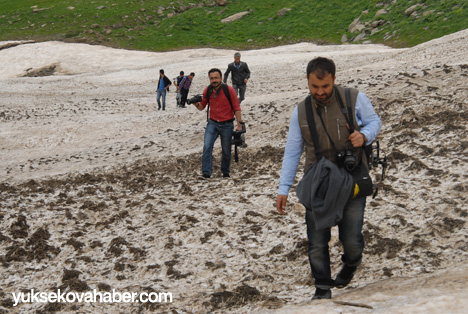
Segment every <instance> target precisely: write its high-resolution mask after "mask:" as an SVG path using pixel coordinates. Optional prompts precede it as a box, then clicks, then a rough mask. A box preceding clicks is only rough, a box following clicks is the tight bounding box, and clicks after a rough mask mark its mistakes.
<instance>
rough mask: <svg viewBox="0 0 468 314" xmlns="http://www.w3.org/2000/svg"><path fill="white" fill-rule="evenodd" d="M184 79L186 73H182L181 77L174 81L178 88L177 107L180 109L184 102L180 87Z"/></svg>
mask: <svg viewBox="0 0 468 314" xmlns="http://www.w3.org/2000/svg"><path fill="white" fill-rule="evenodd" d="M183 78H184V71H180V75H179V76H178V77H176V78H175V79H174V80H173V81H174V85H175V86H176V88H177V96H176V101H177V107H180V104H181V102H182V93H181V92H180V88H179V85H180V82H181V81H182V79H183Z"/></svg>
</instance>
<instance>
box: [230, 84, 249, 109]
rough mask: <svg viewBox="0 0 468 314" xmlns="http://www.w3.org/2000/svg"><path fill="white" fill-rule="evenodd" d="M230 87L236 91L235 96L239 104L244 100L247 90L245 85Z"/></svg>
mask: <svg viewBox="0 0 468 314" xmlns="http://www.w3.org/2000/svg"><path fill="white" fill-rule="evenodd" d="M232 87H233V88H234V90H235V91H236V94H237V96H238V97H239V104H240V103H241V102H242V101H243V100H244V99H245V91H246V90H247V85H246V84H245V83H244V84H239V85H238V84H232Z"/></svg>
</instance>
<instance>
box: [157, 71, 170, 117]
mask: <svg viewBox="0 0 468 314" xmlns="http://www.w3.org/2000/svg"><path fill="white" fill-rule="evenodd" d="M171 84H172V83H171V80H169V79H168V78H167V76H165V75H164V70H163V69H161V70H159V80H158V90H157V94H156V100H157V101H158V110H161V97H162V110H166V93H167V92H168V91H169V86H171Z"/></svg>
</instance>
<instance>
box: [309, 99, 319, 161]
mask: <svg viewBox="0 0 468 314" xmlns="http://www.w3.org/2000/svg"><path fill="white" fill-rule="evenodd" d="M311 98H312V96H311V95H309V96H307V97H306V99H305V107H306V115H307V124H308V125H309V132H310V136H312V142H314V150H315V156H316V157H317V160H320V159H321V158H322V156H323V154H322V153H321V152H320V146H319V139H318V134H317V126H316V125H315V118H314V108H313V107H312V100H311ZM319 116H320V115H319Z"/></svg>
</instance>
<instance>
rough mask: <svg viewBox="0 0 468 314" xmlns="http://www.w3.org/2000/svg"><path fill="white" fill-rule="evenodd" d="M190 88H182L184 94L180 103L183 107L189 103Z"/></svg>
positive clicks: (181, 91)
mask: <svg viewBox="0 0 468 314" xmlns="http://www.w3.org/2000/svg"><path fill="white" fill-rule="evenodd" d="M188 92H189V90H188V89H185V88H181V89H180V93H181V94H182V99H181V100H180V105H181V106H182V107H185V104H186V103H187V97H188Z"/></svg>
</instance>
